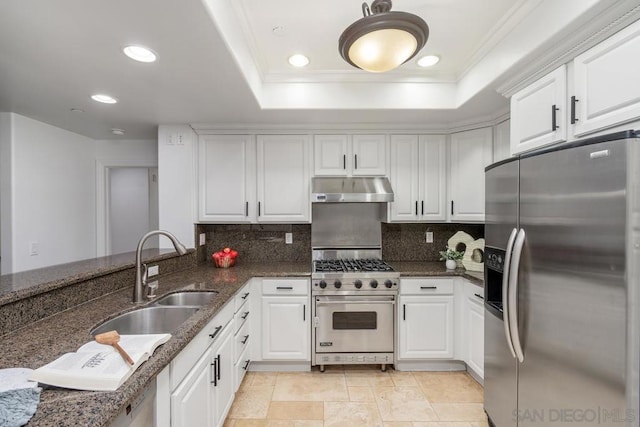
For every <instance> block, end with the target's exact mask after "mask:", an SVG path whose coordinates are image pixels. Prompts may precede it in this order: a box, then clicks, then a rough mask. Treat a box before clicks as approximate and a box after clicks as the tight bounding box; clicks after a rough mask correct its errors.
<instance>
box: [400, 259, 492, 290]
mask: <svg viewBox="0 0 640 427" xmlns="http://www.w3.org/2000/svg"><path fill="white" fill-rule="evenodd" d="M388 264H389V265H391V267H393V268H394V269H395V270H396V271H398V272H400V275H401V276H461V277H464V278H465V279H467V280H469V281H470V282H472V283H473V284H475V285H478V286H481V287H483V288H484V273H483V272H476V271H467V270H465V269H464V268H457V269H455V270H447V268H446V267H445V266H444V262H442V261H440V262H437V261H409V262H407V261H388Z"/></svg>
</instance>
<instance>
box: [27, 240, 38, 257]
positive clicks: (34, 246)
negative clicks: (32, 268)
mask: <svg viewBox="0 0 640 427" xmlns="http://www.w3.org/2000/svg"><path fill="white" fill-rule="evenodd" d="M39 253H40V244H39V243H38V242H31V243H30V244H29V255H30V256H36V255H38V254H39Z"/></svg>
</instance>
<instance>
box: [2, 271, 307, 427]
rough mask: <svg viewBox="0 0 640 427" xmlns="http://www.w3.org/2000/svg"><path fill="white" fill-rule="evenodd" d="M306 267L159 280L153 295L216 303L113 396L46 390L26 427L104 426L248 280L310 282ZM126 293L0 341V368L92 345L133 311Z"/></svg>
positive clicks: (37, 361)
mask: <svg viewBox="0 0 640 427" xmlns="http://www.w3.org/2000/svg"><path fill="white" fill-rule="evenodd" d="M310 267H311V265H310V263H270V264H266V263H256V264H239V265H238V266H236V267H234V268H230V269H217V268H215V267H213V266H212V265H210V264H207V265H202V266H198V267H196V268H194V269H191V270H186V271H181V272H177V273H173V274H170V275H167V276H165V277H161V278H160V279H159V280H158V282H159V287H158V295H159V296H162V295H164V294H166V293H170V292H172V291H177V290H180V289H192V290H197V289H206V290H215V291H218V293H219V294H218V298H214V300H213V301H212V302H210V303H209V304H208V305H206V306H204V307H203V308H201V309H200V310H199V311H198V312H196V313H195V314H194V315H193V316H191V317H190V318H189V319H188V320H187V321H186V322H185V323H183V324H182V325H181V326H180V328H179V329H178V330H176V331H175V332H174V334H173V337H172V338H171V339H170V340H169V341H168V342H167V343H165V344H164V345H162V346H160V347H158V349H157V350H156V351H155V353H154V354H153V356H152V357H150V358H149V360H148V361H147V362H145V363H144V364H142V365H141V366H140V368H139V369H138V370H137V371H136V372H135V373H134V374H133V375H132V376H131V378H129V379H128V380H127V381H126V382H125V383H124V384H123V385H122V386H121V387H120V388H119V389H118V390H117V391H114V392H91V391H75V390H67V389H60V388H45V390H44V391H43V392H42V395H41V400H40V405H39V406H38V410H37V412H36V414H35V416H34V417H33V418H32V419H31V421H30V422H29V424H28V426H50V425H56V426H77V425H91V426H105V425H108V424H109V422H110V421H112V420H113V419H114V418H115V417H116V416H117V415H118V413H119V412H120V410H121V409H122V408H123V407H124V406H125V405H126V404H128V402H129V401H130V400H131V399H132V398H134V397H135V396H137V395H138V394H139V393H141V392H142V391H143V390H144V387H145V386H146V385H147V384H148V383H149V382H150V381H152V380H153V379H154V378H155V376H157V375H158V374H159V373H160V371H161V370H162V369H164V367H165V366H167V364H168V363H169V362H170V361H171V360H172V359H173V358H174V357H175V356H176V355H177V354H178V353H179V352H180V351H181V350H182V349H183V348H184V347H185V346H186V345H187V344H188V343H189V342H190V341H191V340H192V339H193V338H194V337H195V336H196V335H197V333H198V332H200V330H201V329H202V328H204V326H206V325H207V323H208V322H209V321H210V320H211V318H212V317H213V316H214V315H215V314H216V313H217V312H218V311H219V310H220V309H221V308H222V307H223V306H224V305H225V304H226V303H227V302H229V301H230V300H232V296H233V295H234V294H235V293H236V292H237V291H238V290H239V289H240V288H241V287H242V286H243V285H244V284H245V283H246V282H247V281H248V280H249V279H251V278H252V277H286V276H292V277H293V276H296V277H299V276H309V275H310V274H311V271H310ZM131 291H132V290H131V289H130V288H125V289H121V290H119V291H117V292H114V293H112V294H109V295H106V296H103V297H100V298H97V299H95V300H92V301H89V302H87V303H85V304H82V305H79V306H77V307H75V308H73V309H70V310H66V311H63V312H61V313H58V314H56V315H54V316H51V317H48V318H46V319H43V320H41V321H38V322H35V323H32V324H30V325H28V326H26V327H24V328H22V329H19V330H17V331H14V332H12V333H9V334H7V335H4V336H3V337H2V341H1V342H0V368H15V367H23V368H32V369H35V368H38V367H40V366H42V365H44V364H46V363H49V362H51V361H53V360H54V359H56V358H58V357H59V356H61V355H62V354H64V353H68V352H74V351H76V350H77V349H78V347H80V346H81V345H82V344H84V343H86V342H88V341H90V340H91V336H90V335H89V331H90V330H91V329H92V328H93V327H94V326H96V325H97V324H99V323H101V322H102V321H104V320H106V319H108V318H111V317H115V316H116V315H117V314H120V313H122V312H125V311H130V310H132V309H133V308H134V306H133V304H132V303H131Z"/></svg>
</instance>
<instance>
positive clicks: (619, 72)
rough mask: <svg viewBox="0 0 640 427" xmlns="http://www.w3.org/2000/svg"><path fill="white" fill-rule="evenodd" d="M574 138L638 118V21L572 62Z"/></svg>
mask: <svg viewBox="0 0 640 427" xmlns="http://www.w3.org/2000/svg"><path fill="white" fill-rule="evenodd" d="M573 65H574V67H573V78H574V91H575V95H574V97H572V98H571V100H570V101H571V102H572V103H573V105H572V111H573V112H574V113H573V114H572V115H571V119H570V120H571V123H572V124H573V134H574V136H576V137H580V136H584V135H587V134H589V133H593V132H596V131H599V130H602V129H605V128H608V127H612V126H615V125H618V124H622V123H625V122H629V121H632V120H637V119H639V118H640V84H639V83H640V21H637V22H635V23H634V24H632V25H630V26H628V27H627V28H625V29H623V30H622V31H620V32H618V33H616V34H614V35H613V36H611V37H609V38H608V39H606V40H605V41H603V42H602V43H600V44H598V45H596V46H595V47H593V48H591V49H589V50H588V51H586V52H584V53H583V54H582V55H580V56H578V57H576V58H575V59H574V61H573Z"/></svg>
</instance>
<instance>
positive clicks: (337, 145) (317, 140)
mask: <svg viewBox="0 0 640 427" xmlns="http://www.w3.org/2000/svg"><path fill="white" fill-rule="evenodd" d="M348 144H349V138H348V136H347V135H315V136H314V138H313V164H314V168H313V173H314V175H315V176H347V173H348V171H347V154H348V153H347V147H348ZM350 161H351V159H350V158H349V162H350Z"/></svg>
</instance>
